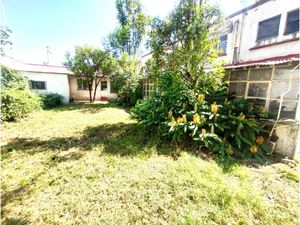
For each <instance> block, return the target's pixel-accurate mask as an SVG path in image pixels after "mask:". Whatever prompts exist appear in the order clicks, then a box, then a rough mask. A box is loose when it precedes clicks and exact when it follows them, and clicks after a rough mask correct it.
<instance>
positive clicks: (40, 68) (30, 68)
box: [0, 56, 73, 75]
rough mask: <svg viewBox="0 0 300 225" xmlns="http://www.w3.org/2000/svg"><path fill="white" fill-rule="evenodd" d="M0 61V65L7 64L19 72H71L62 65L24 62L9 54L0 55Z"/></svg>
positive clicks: (65, 73)
mask: <svg viewBox="0 0 300 225" xmlns="http://www.w3.org/2000/svg"><path fill="white" fill-rule="evenodd" d="M0 61H1V65H3V66H7V67H9V68H11V69H14V70H17V71H20V72H34V73H50V74H64V75H68V74H70V75H71V74H73V73H72V71H71V70H69V69H68V68H67V67H64V66H53V65H43V64H30V63H24V62H21V61H19V60H16V59H14V58H12V57H9V56H1V57H0Z"/></svg>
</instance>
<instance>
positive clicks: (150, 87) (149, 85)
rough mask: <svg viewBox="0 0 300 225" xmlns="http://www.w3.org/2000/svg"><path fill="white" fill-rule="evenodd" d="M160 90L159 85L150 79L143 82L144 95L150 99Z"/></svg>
mask: <svg viewBox="0 0 300 225" xmlns="http://www.w3.org/2000/svg"><path fill="white" fill-rule="evenodd" d="M157 90H158V88H157V85H156V84H155V83H154V82H152V81H151V80H150V79H145V80H144V82H143V95H144V97H149V96H151V94H153V93H154V92H156V91H157Z"/></svg>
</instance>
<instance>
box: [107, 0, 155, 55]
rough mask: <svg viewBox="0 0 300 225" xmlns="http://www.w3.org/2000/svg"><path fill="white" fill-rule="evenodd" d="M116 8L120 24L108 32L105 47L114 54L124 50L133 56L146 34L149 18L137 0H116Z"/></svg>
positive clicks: (122, 52)
mask: <svg viewBox="0 0 300 225" xmlns="http://www.w3.org/2000/svg"><path fill="white" fill-rule="evenodd" d="M116 8H117V12H118V15H117V19H118V21H119V24H120V26H119V27H118V28H117V29H116V30H115V31H114V32H112V33H110V34H109V36H108V43H107V45H108V46H107V47H108V48H109V50H110V51H111V52H113V54H114V55H115V56H122V55H123V54H124V53H125V52H127V53H128V54H129V55H131V56H133V55H135V54H136V52H137V50H138V48H139V46H140V44H141V42H142V39H143V37H144V35H145V34H146V26H147V24H148V22H149V18H148V17H147V16H146V15H145V14H144V13H143V12H142V5H141V3H140V1H139V0H117V1H116Z"/></svg>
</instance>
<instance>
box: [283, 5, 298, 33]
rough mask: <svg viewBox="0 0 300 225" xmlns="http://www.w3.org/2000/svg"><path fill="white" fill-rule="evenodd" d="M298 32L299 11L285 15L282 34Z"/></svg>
mask: <svg viewBox="0 0 300 225" xmlns="http://www.w3.org/2000/svg"><path fill="white" fill-rule="evenodd" d="M296 32H299V9H296V10H293V11H291V12H288V13H287V16H286V27H285V32H284V34H285V35H287V34H292V33H296Z"/></svg>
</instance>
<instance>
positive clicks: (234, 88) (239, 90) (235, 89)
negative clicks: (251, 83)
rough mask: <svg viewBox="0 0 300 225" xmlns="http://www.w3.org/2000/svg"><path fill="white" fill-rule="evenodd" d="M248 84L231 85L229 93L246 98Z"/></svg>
mask: <svg viewBox="0 0 300 225" xmlns="http://www.w3.org/2000/svg"><path fill="white" fill-rule="evenodd" d="M245 90H246V82H237V83H230V84H229V93H230V94H231V93H235V95H236V96H245Z"/></svg>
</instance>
